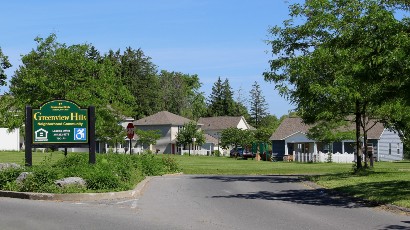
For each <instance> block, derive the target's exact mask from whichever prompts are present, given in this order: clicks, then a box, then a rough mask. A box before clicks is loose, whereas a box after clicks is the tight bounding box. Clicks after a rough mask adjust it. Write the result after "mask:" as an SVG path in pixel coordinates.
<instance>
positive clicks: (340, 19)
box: [264, 0, 410, 168]
mask: <svg viewBox="0 0 410 230" xmlns="http://www.w3.org/2000/svg"><path fill="white" fill-rule="evenodd" d="M408 6H409V3H408V2H405V1H395V0H390V1H385V0H344V1H339V0H324V1H323V0H309V1H306V2H305V4H293V5H291V6H290V7H289V9H290V16H291V18H290V19H289V20H286V21H285V22H284V26H283V27H280V26H275V27H273V28H271V31H270V33H271V35H272V39H271V40H270V41H269V42H268V43H269V45H271V47H272V53H273V54H274V56H275V57H276V58H275V59H274V60H271V61H270V67H271V71H269V72H266V73H264V76H265V80H268V81H273V82H275V83H276V88H277V89H278V90H279V92H280V93H281V94H282V95H284V96H286V97H288V98H289V99H290V100H291V102H292V103H294V104H296V106H297V110H298V113H299V114H300V115H301V117H302V118H303V120H304V121H305V122H306V123H319V124H326V122H331V123H333V124H336V123H337V122H338V121H342V120H345V119H347V118H349V116H350V115H354V116H353V119H352V120H353V121H354V122H355V123H356V134H355V135H356V153H357V168H361V167H362V165H361V137H362V136H363V139H364V142H365V143H364V146H365V153H366V152H367V151H366V148H367V145H366V141H367V131H368V130H369V129H370V128H371V125H370V124H371V122H369V121H370V118H378V119H380V117H379V112H378V110H379V108H381V107H382V106H383V105H385V104H386V102H387V101H388V100H389V98H392V94H391V92H392V90H397V89H398V88H400V86H401V85H402V84H403V83H404V82H405V81H406V79H405V77H403V75H404V76H406V75H407V73H406V72H407V71H405V70H406V69H408V68H409V66H410V65H409V62H408V61H407V60H409V58H408V55H409V53H408V52H406V50H409V45H410V39H409V33H408V27H409V19H408V18H406V17H404V18H403V19H401V20H400V19H397V18H396V17H395V14H394V9H397V8H400V9H408ZM407 81H408V80H407ZM289 86H290V87H289ZM393 92H394V91H393ZM380 120H381V121H383V119H380ZM383 122H385V121H383Z"/></svg>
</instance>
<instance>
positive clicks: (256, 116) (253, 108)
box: [249, 81, 268, 128]
mask: <svg viewBox="0 0 410 230" xmlns="http://www.w3.org/2000/svg"><path fill="white" fill-rule="evenodd" d="M250 98H251V99H250V100H249V104H250V108H249V111H250V116H251V117H250V123H251V124H252V125H253V126H255V128H259V127H260V122H261V120H262V119H263V118H264V117H265V116H267V115H268V112H267V110H268V104H267V103H266V100H265V97H264V96H263V94H262V90H261V88H260V86H259V84H258V82H256V81H255V83H254V84H253V85H252V90H251V91H250Z"/></svg>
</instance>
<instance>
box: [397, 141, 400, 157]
mask: <svg viewBox="0 0 410 230" xmlns="http://www.w3.org/2000/svg"><path fill="white" fill-rule="evenodd" d="M397 154H399V155H400V143H397Z"/></svg>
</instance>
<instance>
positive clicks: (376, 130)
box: [269, 117, 384, 140]
mask: <svg viewBox="0 0 410 230" xmlns="http://www.w3.org/2000/svg"><path fill="white" fill-rule="evenodd" d="M372 125H374V126H373V127H372V128H371V129H370V130H369V131H367V138H368V139H380V136H381V135H382V133H383V130H384V126H383V124H381V123H379V122H377V123H376V124H374V122H373V123H372V122H370V124H369V126H372ZM311 127H313V125H307V124H305V123H303V121H302V118H300V117H288V118H285V119H284V120H283V121H282V123H281V124H280V125H279V127H278V128H277V129H276V130H275V132H273V134H272V136H271V137H270V139H269V140H284V139H286V138H287V137H289V136H291V135H293V134H295V133H299V132H300V133H303V134H306V133H307V132H308V131H309V129H310V128H311ZM349 129H350V130H355V123H353V122H352V124H351V125H350V126H349Z"/></svg>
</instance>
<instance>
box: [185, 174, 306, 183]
mask: <svg viewBox="0 0 410 230" xmlns="http://www.w3.org/2000/svg"><path fill="white" fill-rule="evenodd" d="M193 179H208V180H217V181H221V182H237V181H246V182H267V183H294V182H300V181H301V180H300V179H299V177H298V175H295V176H195V177H193Z"/></svg>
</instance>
